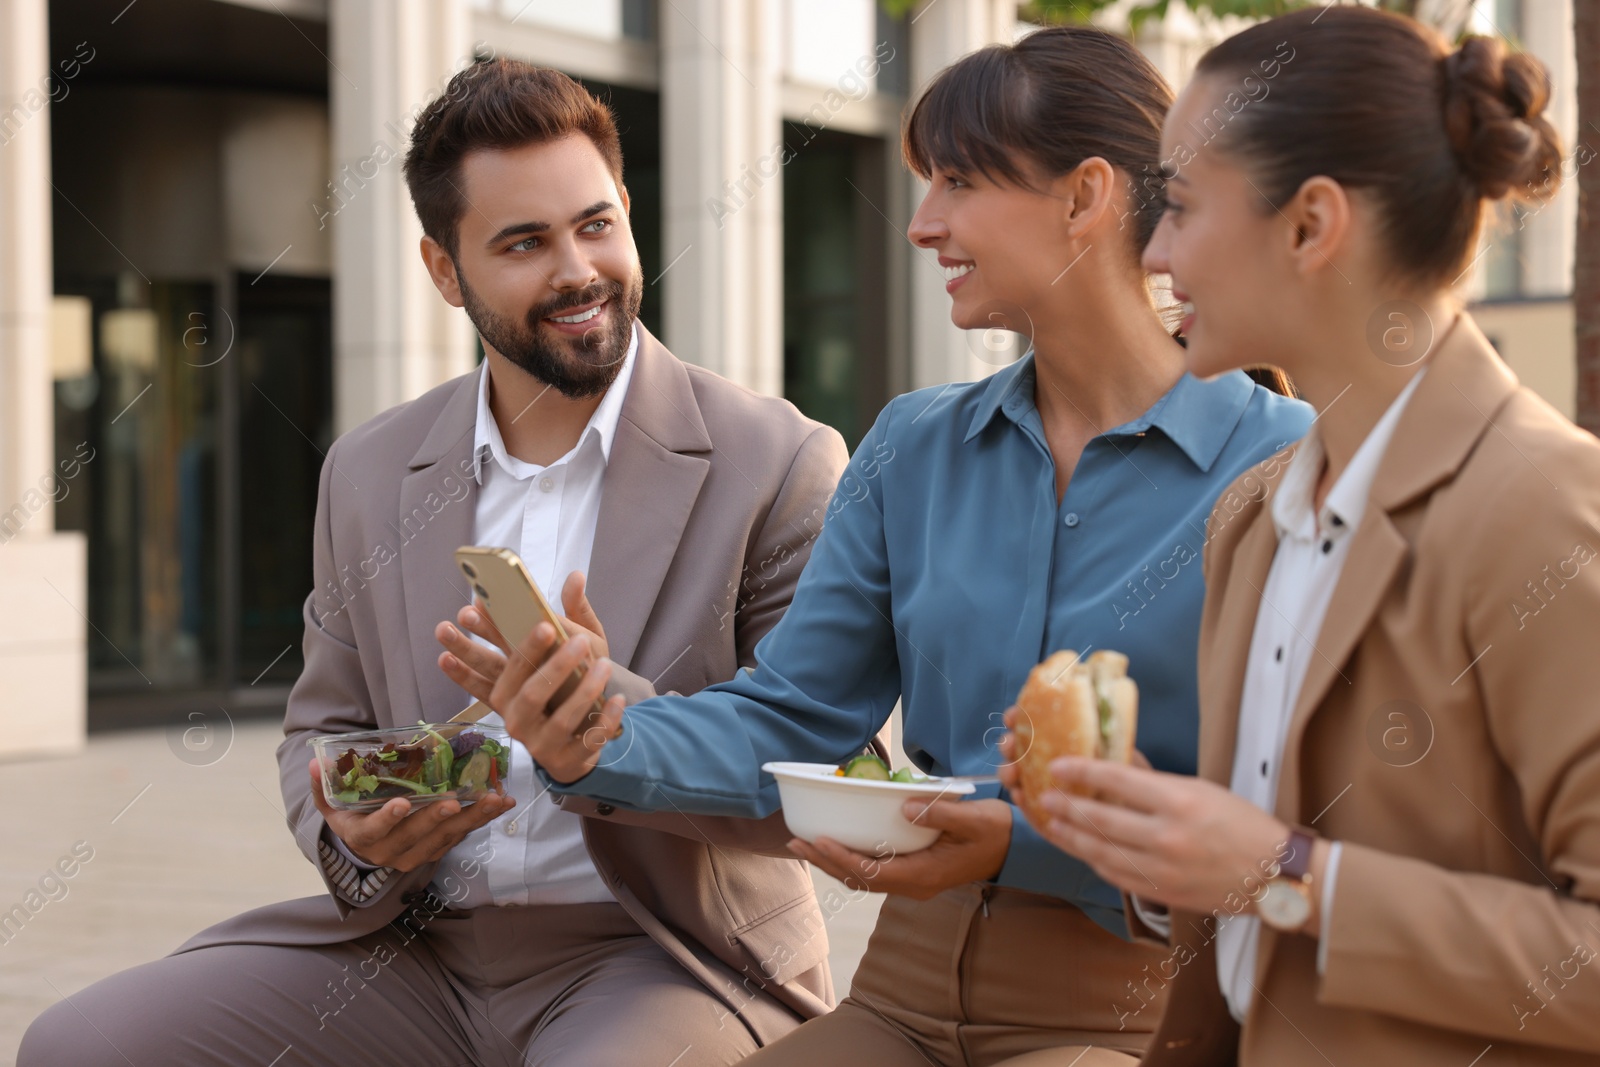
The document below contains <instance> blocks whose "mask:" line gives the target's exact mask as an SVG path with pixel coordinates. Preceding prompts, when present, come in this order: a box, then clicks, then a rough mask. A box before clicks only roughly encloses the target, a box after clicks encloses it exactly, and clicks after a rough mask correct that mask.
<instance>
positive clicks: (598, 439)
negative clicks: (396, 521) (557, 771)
mask: <svg viewBox="0 0 1600 1067" xmlns="http://www.w3.org/2000/svg"><path fill="white" fill-rule="evenodd" d="M638 351H639V328H638V325H637V323H636V324H635V325H634V330H633V340H632V341H631V342H630V343H629V345H628V352H627V355H626V356H625V357H624V360H623V364H622V370H621V371H620V372H619V373H618V374H617V377H616V380H615V381H613V382H612V383H611V386H610V387H609V388H608V389H607V390H606V394H605V397H604V398H602V399H601V401H600V405H599V406H598V407H597V408H595V410H594V414H593V415H591V416H590V417H589V422H588V424H587V425H586V426H585V427H584V428H583V433H582V434H581V435H580V436H579V437H578V443H577V444H576V445H574V446H573V448H572V450H571V451H569V452H568V453H567V454H566V455H564V456H562V457H561V458H560V459H558V460H556V461H555V462H554V463H551V464H550V465H549V466H546V467H541V466H538V465H537V464H533V463H525V462H523V461H522V460H520V459H517V458H516V457H515V456H512V455H510V454H509V453H508V452H507V451H506V447H505V442H504V440H503V439H502V437H501V434H500V427H499V426H498V425H497V424H496V422H495V420H494V415H493V414H492V412H491V411H490V408H489V385H490V383H489V372H488V368H487V367H485V368H484V372H483V375H482V378H481V379H480V383H479V387H478V416H477V428H476V430H475V431H474V432H475V438H474V447H473V457H474V460H475V464H476V471H477V478H478V485H479V490H478V503H477V509H476V512H475V514H474V520H473V543H474V544H477V545H485V546H488V547H492V548H509V549H511V550H512V551H514V552H516V553H517V555H518V556H520V557H521V558H522V562H523V563H524V564H526V565H527V568H528V572H529V573H530V574H531V575H533V580H534V581H535V582H536V583H537V584H538V586H539V591H540V592H542V593H543V594H544V595H545V599H547V600H548V601H550V603H551V605H552V606H554V607H555V608H556V609H557V610H560V609H561V586H562V583H563V582H565V581H566V578H567V575H569V574H571V573H572V572H573V571H583V572H584V573H585V574H587V573H588V572H589V555H590V552H591V551H592V550H593V548H594V532H595V524H596V522H597V521H598V520H599V517H600V491H601V487H602V484H603V482H604V479H605V472H606V464H607V463H608V462H609V460H610V457H611V443H612V441H613V440H614V439H615V438H616V434H617V423H618V422H619V420H620V419H621V417H622V402H623V400H624V398H625V397H626V396H627V393H628V383H629V381H631V379H632V377H633V365H634V358H635V356H636V355H637V353H638ZM538 410H539V409H538V403H537V402H535V403H534V404H533V405H532V406H530V407H529V408H528V409H527V412H526V413H525V414H524V415H523V416H518V417H528V418H537V417H538ZM483 721H484V722H485V723H488V724H493V725H502V724H501V720H500V716H499V715H497V714H493V713H491V714H489V715H487V716H485V717H484V719H483ZM506 792H507V793H508V794H510V795H511V796H513V797H516V798H517V801H518V803H517V806H516V807H515V808H514V809H512V810H511V811H510V812H509V813H507V814H505V815H502V816H500V818H498V819H496V820H495V821H494V822H492V823H490V824H488V825H487V826H483V827H480V828H478V829H477V830H475V831H473V832H472V833H470V834H468V835H467V836H466V837H465V838H464V839H463V840H462V841H461V843H460V844H458V845H456V847H455V848H453V849H451V850H450V851H449V852H447V853H446V854H445V857H444V859H443V860H442V861H441V862H440V865H439V870H438V873H437V874H435V875H434V879H433V885H434V887H435V888H436V889H437V890H438V891H439V892H440V893H441V894H442V895H443V896H444V897H445V898H446V899H447V900H449V901H451V903H452V905H453V906H455V907H458V908H474V907H482V906H484V905H491V904H493V905H506V904H587V903H598V902H604V901H614V900H615V899H616V897H615V896H614V895H613V894H612V893H611V891H610V890H609V889H608V888H607V887H606V884H605V882H604V881H603V880H602V879H601V877H600V872H599V871H597V870H596V869H595V866H594V861H593V860H592V859H591V858H590V857H589V849H588V847H587V846H586V845H585V844H584V842H583V830H582V817H581V816H579V815H576V814H573V813H571V812H567V811H563V810H562V809H561V808H560V807H559V806H557V804H556V802H555V800H554V798H553V797H552V796H551V795H550V794H549V792H548V791H547V790H546V789H545V787H544V786H543V785H542V784H541V783H540V781H539V779H538V776H537V775H536V774H534V768H533V758H532V757H531V756H530V755H529V754H528V750H527V749H526V748H524V747H523V746H522V744H521V743H520V742H517V741H513V742H511V771H510V774H509V775H508V776H507V779H506ZM447 879H453V881H450V882H448V883H447ZM463 887H465V891H464V895H463Z"/></svg>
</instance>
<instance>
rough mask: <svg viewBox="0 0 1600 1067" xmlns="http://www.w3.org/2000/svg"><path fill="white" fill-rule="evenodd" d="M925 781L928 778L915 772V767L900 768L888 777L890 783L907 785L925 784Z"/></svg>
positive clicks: (917, 771)
mask: <svg viewBox="0 0 1600 1067" xmlns="http://www.w3.org/2000/svg"><path fill="white" fill-rule="evenodd" d="M927 780H928V776H927V775H925V774H923V773H922V772H921V771H919V770H917V769H916V768H915V767H901V768H900V769H899V770H898V771H895V772H894V773H893V774H891V775H890V776H889V781H891V782H902V783H909V782H926V781H927Z"/></svg>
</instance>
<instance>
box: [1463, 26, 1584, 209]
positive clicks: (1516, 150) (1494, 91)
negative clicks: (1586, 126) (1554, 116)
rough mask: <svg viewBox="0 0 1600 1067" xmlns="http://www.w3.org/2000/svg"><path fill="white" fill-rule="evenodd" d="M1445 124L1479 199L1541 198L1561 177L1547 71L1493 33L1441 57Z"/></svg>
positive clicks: (1464, 41) (1469, 39) (1468, 40)
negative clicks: (1546, 114) (1549, 114)
mask: <svg viewBox="0 0 1600 1067" xmlns="http://www.w3.org/2000/svg"><path fill="white" fill-rule="evenodd" d="M1441 62H1442V63H1443V64H1444V127H1445V132H1446V133H1447V134H1448V135H1449V137H1450V147H1451V148H1452V149H1453V150H1454V151H1455V156H1456V160H1457V162H1459V163H1460V165H1461V169H1462V170H1463V171H1464V172H1465V173H1466V175H1467V176H1468V177H1469V178H1471V179H1472V180H1473V182H1475V183H1476V184H1477V186H1478V192H1479V194H1480V195H1481V196H1483V197H1485V198H1487V199H1489V200H1499V199H1500V198H1501V197H1504V196H1507V195H1512V196H1514V197H1516V198H1517V199H1523V200H1543V199H1545V198H1547V197H1549V196H1551V195H1553V194H1554V193H1555V190H1556V186H1557V185H1558V184H1559V183H1560V180H1561V154H1562V153H1561V139H1560V137H1559V136H1558V135H1557V134H1556V131H1555V128H1554V127H1552V126H1551V125H1550V122H1549V120H1548V119H1546V118H1545V117H1544V109H1545V105H1546V104H1547V103H1548V102H1549V100H1550V74H1549V72H1548V71H1547V70H1545V67H1544V64H1543V63H1541V62H1539V61H1538V60H1537V59H1535V58H1534V57H1532V56H1529V55H1525V54H1523V53H1520V52H1518V53H1512V54H1509V55H1508V54H1507V53H1506V48H1505V46H1504V45H1503V44H1502V43H1501V42H1500V40H1499V39H1498V38H1494V37H1479V36H1472V37H1468V38H1466V39H1465V40H1463V41H1462V42H1461V47H1459V48H1457V49H1456V50H1455V51H1454V52H1452V53H1450V54H1448V55H1446V56H1445V57H1444V58H1443V59H1442V60H1441Z"/></svg>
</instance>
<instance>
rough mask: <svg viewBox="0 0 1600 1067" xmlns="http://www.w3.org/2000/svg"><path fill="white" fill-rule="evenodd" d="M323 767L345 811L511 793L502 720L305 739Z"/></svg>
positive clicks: (329, 791)
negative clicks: (507, 784) (507, 790)
mask: <svg viewBox="0 0 1600 1067" xmlns="http://www.w3.org/2000/svg"><path fill="white" fill-rule="evenodd" d="M306 743H307V744H309V745H310V746H311V747H312V748H313V749H314V750H315V751H316V755H317V762H318V763H319V764H320V765H321V767H322V792H323V795H324V796H325V797H327V798H328V803H329V804H330V805H331V806H332V807H334V808H337V809H339V810H342V811H376V810H377V809H378V808H381V807H383V806H384V805H385V804H387V803H388V802H389V801H390V800H392V799H394V798H395V797H404V798H405V799H406V800H409V801H410V802H411V803H412V804H413V805H416V804H431V803H434V802H436V801H440V800H446V799H454V800H458V801H460V802H461V803H462V804H469V803H471V802H472V801H473V800H475V799H477V798H478V797H481V796H483V795H485V794H486V793H491V792H493V793H501V794H504V793H505V780H506V775H507V774H508V773H509V772H510V770H511V748H510V739H509V737H508V736H507V734H506V732H505V731H504V730H502V729H500V728H498V727H494V726H484V725H481V724H469V723H418V724H417V725H416V726H407V727H400V728H398V729H388V730H364V731H362V732H360V733H350V734H325V735H323V736H321V737H313V738H311V740H309V741H308V742H306Z"/></svg>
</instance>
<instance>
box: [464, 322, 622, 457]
mask: <svg viewBox="0 0 1600 1067" xmlns="http://www.w3.org/2000/svg"><path fill="white" fill-rule="evenodd" d="M638 352H639V322H638V320H637V319H635V320H634V323H633V336H632V338H631V339H630V340H629V341H628V351H627V353H626V354H625V355H624V356H623V357H622V369H621V370H620V371H618V372H617V377H616V379H615V380H614V381H612V383H611V385H610V386H609V387H607V389H606V395H605V396H604V397H602V398H601V399H600V403H599V405H598V406H597V407H596V408H595V409H594V413H593V414H592V415H590V416H589V421H588V422H587V423H586V424H585V425H584V427H583V432H582V433H581V434H579V435H578V443H577V444H575V445H573V447H572V450H571V451H569V452H568V453H567V454H566V455H564V456H562V457H561V458H560V459H558V460H556V461H555V463H552V464H550V466H552V467H554V466H558V465H559V464H562V463H565V462H566V461H567V460H569V459H571V458H572V457H573V456H574V455H575V454H576V453H577V452H578V450H579V449H581V448H583V447H584V446H585V445H587V444H588V443H589V442H590V441H591V440H593V441H594V442H596V443H597V444H598V446H599V448H600V456H601V460H602V462H609V461H610V459H611V442H612V441H613V440H614V439H615V438H616V435H617V424H618V423H619V422H621V421H622V402H623V400H624V399H625V398H626V397H627V395H628V383H629V382H630V381H631V380H632V378H633V365H634V360H635V357H636V356H637V355H638ZM479 371H480V373H479V375H478V414H477V422H476V425H475V426H474V428H473V443H472V456H473V474H474V476H475V477H476V479H477V481H478V484H479V485H482V484H483V457H484V453H485V452H487V453H488V454H489V455H490V456H492V457H493V458H494V461H495V462H496V463H497V464H499V465H500V468H501V469H502V470H504V471H505V472H506V473H507V474H510V475H511V476H513V477H515V478H518V479H522V478H531V477H532V476H533V475H535V474H538V473H539V472H540V471H542V470H544V469H545V468H544V467H540V466H538V465H537V464H534V463H525V462H523V461H522V460H520V459H517V458H516V457H515V456H513V455H511V454H510V453H509V452H507V451H506V446H505V440H504V438H503V437H502V436H501V435H500V426H499V424H498V423H496V422H495V421H494V414H493V412H491V411H490V410H489V368H488V365H487V364H485V365H484V366H482V367H480V368H479Z"/></svg>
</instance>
